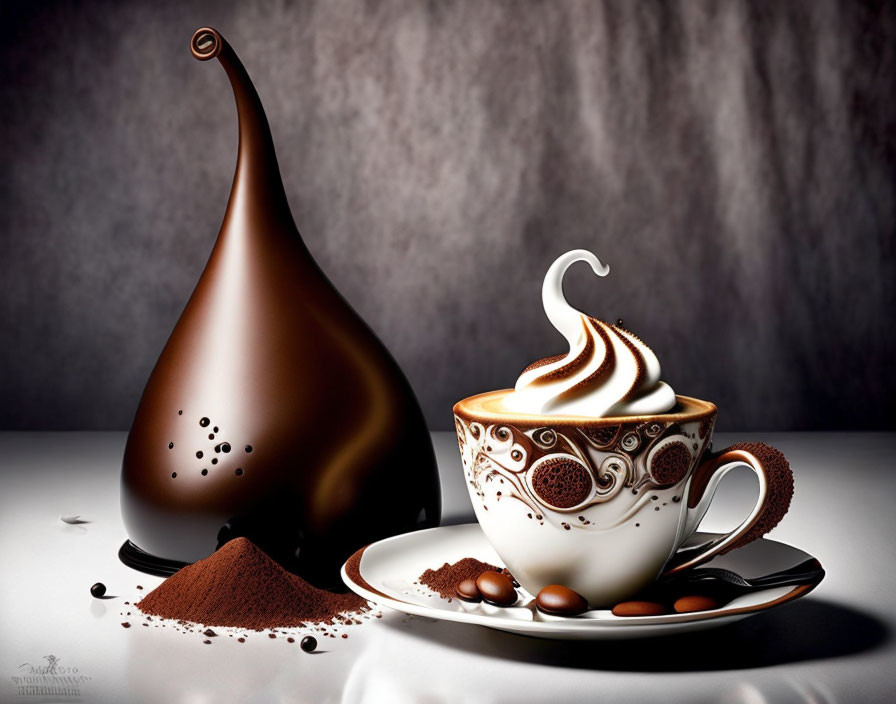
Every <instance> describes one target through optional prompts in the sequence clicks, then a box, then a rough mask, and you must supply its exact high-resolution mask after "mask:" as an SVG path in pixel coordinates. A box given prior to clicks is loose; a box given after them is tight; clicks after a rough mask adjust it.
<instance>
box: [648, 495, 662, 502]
mask: <svg viewBox="0 0 896 704" xmlns="http://www.w3.org/2000/svg"><path fill="white" fill-rule="evenodd" d="M659 498H660V497H659V496H651V497H650V500H651V501H659Z"/></svg>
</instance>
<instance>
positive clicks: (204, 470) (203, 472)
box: [201, 468, 208, 477]
mask: <svg viewBox="0 0 896 704" xmlns="http://www.w3.org/2000/svg"><path fill="white" fill-rule="evenodd" d="M201 474H202V476H203V477H204V476H205V475H206V474H208V470H207V469H205V468H203V470H202V472H201Z"/></svg>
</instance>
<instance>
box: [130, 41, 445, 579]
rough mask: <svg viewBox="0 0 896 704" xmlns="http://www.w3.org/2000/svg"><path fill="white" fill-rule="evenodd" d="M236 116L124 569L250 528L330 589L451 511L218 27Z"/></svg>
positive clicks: (150, 445) (406, 398) (156, 421)
mask: <svg viewBox="0 0 896 704" xmlns="http://www.w3.org/2000/svg"><path fill="white" fill-rule="evenodd" d="M191 50H192V53H193V56H195V57H196V58H197V59H200V60H208V59H212V58H217V59H218V61H220V62H221V65H222V66H223V67H224V70H225V71H226V72H227V76H228V77H229V79H230V83H231V85H232V87H233V93H234V96H235V98H236V105H237V112H238V114H239V135H240V140H239V158H238V160H237V165H236V174H235V176H234V180H233V188H232V191H231V194H230V201H229V203H228V205H227V212H226V214H225V216H224V222H223V224H222V226H221V231H220V233H219V234H218V239H217V242H216V243H215V247H214V249H213V250H212V253H211V256H210V257H209V260H208V263H207V264H206V267H205V270H204V271H203V273H202V276H201V278H200V279H199V283H198V284H197V285H196V289H195V290H194V291H193V295H192V296H191V298H190V300H189V302H188V303H187V306H186V308H185V309H184V312H183V314H182V315H181V317H180V320H179V321H178V323H177V326H176V327H175V328H174V331H173V332H172V333H171V337H170V338H169V340H168V343H167V344H166V345H165V349H164V350H163V351H162V354H161V356H160V357H159V360H158V362H157V363H156V366H155V369H154V370H153V372H152V375H151V376H150V378H149V381H148V382H147V385H146V389H145V390H144V392H143V396H142V398H141V400H140V405H139V407H138V409H137V413H136V417H135V418H134V423H133V426H132V427H131V431H130V434H129V435H128V441H127V447H126V449H125V454H124V462H123V465H122V483H121V509H122V516H123V518H124V524H125V527H126V529H127V532H128V536H129V537H130V544H128V543H126V544H125V547H124V548H123V550H122V559H124V560H125V561H126V562H128V563H129V564H132V565H133V566H136V567H138V568H143V569H149V570H154V571H156V572H165V571H169V572H170V571H173V570H174V569H176V568H177V567H179V566H181V565H182V564H183V563H190V562H195V561H196V560H199V559H201V558H203V557H206V556H208V555H210V554H211V553H212V552H214V551H215V549H217V548H218V547H219V546H220V545H222V544H223V543H225V542H226V541H228V540H230V539H232V538H235V537H239V536H246V537H248V538H250V539H251V540H252V541H254V542H255V543H257V544H258V545H259V546H260V547H262V548H263V549H264V550H265V551H266V552H267V553H268V554H269V555H271V556H272V557H273V558H275V559H277V560H278V561H279V562H281V563H282V564H283V565H284V566H286V567H287V568H289V569H291V570H292V571H294V572H296V573H298V574H301V575H303V576H304V577H306V578H307V579H309V580H311V581H312V582H315V583H317V584H322V585H325V584H334V583H338V582H339V574H338V569H339V567H340V566H341V565H342V563H343V562H344V561H345V560H346V559H347V558H348V557H349V556H350V555H351V554H352V553H353V552H354V551H355V550H357V549H358V548H359V547H361V546H363V545H365V544H367V543H370V542H372V541H375V540H379V539H381V538H384V537H387V536H390V535H395V534H398V533H403V532H407V531H410V530H414V529H417V528H424V527H430V526H436V525H438V523H439V518H440V495H439V479H438V472H437V469H436V463H435V456H434V453H433V449H432V444H431V441H430V437H429V433H428V431H427V428H426V423H425V421H424V419H423V414H422V413H421V411H420V407H419V405H418V403H417V400H416V399H415V397H414V394H413V391H412V390H411V387H410V385H409V384H408V382H407V380H406V379H405V377H404V375H403V374H402V372H401V370H400V369H399V367H398V365H397V364H396V363H395V361H394V360H393V359H392V357H391V356H390V355H389V353H388V351H387V350H386V348H385V347H384V346H383V345H382V343H381V342H380V341H379V340H378V339H377V338H376V337H375V336H374V334H373V333H372V332H371V331H370V329H369V328H368V327H367V326H366V325H365V324H364V322H363V321H362V320H361V319H360V318H359V317H358V315H357V314H356V313H355V312H354V311H353V310H352V309H351V307H350V306H349V305H348V304H347V303H346V302H345V300H344V299H343V298H342V297H341V296H340V295H339V293H338V292H337V291H336V289H335V288H334V287H333V285H332V284H331V283H330V282H329V281H328V280H327V278H326V276H325V275H324V274H323V273H322V272H321V270H320V269H319V268H318V267H317V265H316V264H315V262H314V260H313V259H312V257H311V254H310V253H309V252H308V250H307V249H306V247H305V245H304V244H303V242H302V239H301V237H300V235H299V232H298V230H297V229H296V226H295V223H294V222H293V219H292V215H291V213H290V210H289V205H288V203H287V200H286V194H285V192H284V189H283V183H282V181H281V179H280V171H279V168H278V166H277V157H276V155H275V153H274V144H273V140H272V138H271V133H270V129H269V127H268V122H267V119H266V117H265V114H264V110H263V108H262V106H261V101H260V100H259V98H258V94H257V93H256V92H255V88H254V86H253V85H252V82H251V80H250V79H249V76H248V74H247V73H246V70H245V69H244V68H243V65H242V64H241V63H240V61H239V59H238V58H237V57H236V54H234V52H233V50H232V49H231V48H230V46H229V45H228V44H227V42H226V41H224V39H223V38H222V37H221V35H220V34H219V33H218V32H217V31H215V30H214V29H210V28H203V29H200V30H198V31H197V32H196V33H195V34H194V35H193V39H192V42H191Z"/></svg>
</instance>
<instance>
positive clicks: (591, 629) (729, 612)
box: [342, 523, 821, 640]
mask: <svg viewBox="0 0 896 704" xmlns="http://www.w3.org/2000/svg"><path fill="white" fill-rule="evenodd" d="M711 537H713V536H712V534H705V533H702V534H701V533H698V534H697V535H696V536H695V538H694V539H693V540H692V541H689V544H691V543H695V542H696V543H699V542H705V541H706V540H707V539H710V538H711ZM359 553H360V565H359V568H358V570H357V571H355V570H347V569H346V568H347V566H348V565H349V564H350V563H351V562H352V560H349V562H347V563H346V564H345V565H343V567H342V579H343V581H344V582H345V583H346V584H347V585H348V587H349V588H350V589H351V590H352V591H354V592H356V593H357V594H359V595H361V596H363V597H364V598H365V599H369V600H370V601H372V602H374V603H376V604H378V605H381V606H388V607H391V608H393V609H396V610H398V611H402V612H404V613H406V614H413V615H415V616H424V617H428V618H434V619H441V620H445V621H458V622H461V623H472V624H476V625H480V626H487V627H489V628H496V629H498V630H501V631H508V632H510V633H520V634H523V635H527V636H536V637H539V638H558V639H568V640H602V639H616V638H645V637H654V636H659V635H667V634H671V633H682V632H685V631H696V630H700V629H704V628H712V627H715V626H721V625H722V624H726V623H732V622H734V621H738V620H740V619H742V618H746V617H747V616H752V615H754V614H757V613H761V612H763V611H766V610H768V609H770V608H772V607H774V606H778V605H780V604H784V603H786V602H788V601H793V600H794V599H798V598H799V597H801V596H804V595H805V594H807V593H809V592H810V591H811V590H812V589H814V588H815V587H816V586H817V584H818V582H815V583H814V584H808V585H802V586H795V587H777V588H774V589H764V590H762V591H757V592H752V593H750V594H746V595H744V596H741V597H738V598H737V599H735V600H734V601H731V602H730V603H728V604H725V605H724V606H722V607H720V608H718V609H714V610H711V611H700V612H696V613H687V614H667V615H663V616H635V617H619V616H614V615H613V614H612V613H610V611H608V610H597V611H588V612H586V613H584V614H582V615H581V616H576V617H560V616H549V615H546V614H543V613H541V612H540V611H538V610H536V609H535V608H534V601H535V600H534V598H533V597H532V595H531V594H529V593H528V592H526V591H525V590H524V589H520V590H519V591H520V593H521V599H520V600H519V601H518V602H517V604H518V605H517V606H513V607H497V606H491V605H489V604H485V603H480V604H470V603H467V602H464V601H461V600H460V599H452V600H450V601H449V600H448V599H444V598H441V597H440V596H439V595H438V594H437V593H436V592H433V591H432V590H430V589H429V588H428V587H425V586H423V585H419V584H414V582H415V581H417V579H418V577H419V576H420V575H421V574H422V573H423V572H424V571H425V570H427V569H430V568H432V569H437V568H439V567H441V566H442V565H443V564H444V563H446V562H449V563H454V562H457V561H458V560H460V559H462V558H464V557H474V558H476V559H477V560H481V561H482V562H488V563H490V564H493V565H502V564H503V563H502V562H501V560H500V558H499V557H498V555H497V554H496V553H495V551H494V549H492V547H491V545H490V544H489V543H488V541H487V540H486V539H485V535H483V533H482V530H481V529H480V528H479V524H477V523H471V524H467V525H460V526H448V527H444V528H431V529H429V530H421V531H417V532H414V533H406V534H404V535H398V536H395V537H394V538H387V539H386V540H381V541H379V542H377V543H373V544H372V545H368V546H367V547H366V548H363V549H362V550H361V551H359ZM357 557H358V554H357V553H356V554H355V556H354V558H353V559H357ZM811 558H812V556H811V555H809V554H808V553H805V552H803V551H802V550H799V549H797V548H795V547H791V546H790V545H785V544H784V543H779V542H776V541H774V540H767V539H761V540H757V541H755V542H753V543H750V544H749V545H746V546H745V547H742V548H740V549H738V550H735V551H733V552H731V553H728V554H727V555H723V556H721V557H718V558H716V559H714V560H712V561H710V562H709V563H707V565H709V566H713V567H723V568H725V569H729V570H732V571H733V572H736V573H737V574H739V575H741V576H742V577H746V578H748V579H749V578H751V577H760V576H763V575H766V574H771V573H773V572H778V571H780V570H785V569H787V568H789V567H793V566H796V565H798V564H799V563H801V562H803V561H805V560H808V559H811ZM818 581H819V582H820V581H821V579H820V578H819V580H818Z"/></svg>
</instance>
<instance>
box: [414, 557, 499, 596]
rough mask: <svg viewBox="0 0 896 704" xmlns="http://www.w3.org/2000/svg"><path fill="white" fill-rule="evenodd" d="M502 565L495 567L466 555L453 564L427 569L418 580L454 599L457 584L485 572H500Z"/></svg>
mask: <svg viewBox="0 0 896 704" xmlns="http://www.w3.org/2000/svg"><path fill="white" fill-rule="evenodd" d="M501 569H502V568H501V567H495V565H490V564H488V563H487V562H480V561H479V560H477V559H475V558H473V557H465V558H463V559H461V560H458V561H457V562H455V563H454V564H453V565H449V564H448V563H447V562H446V563H445V564H444V565H442V566H441V567H439V568H438V569H435V570H426V572H424V573H423V574H421V575H420V576H419V577H418V578H417V581H418V582H420V584H425V585H426V586H427V587H429V588H430V589H432V590H434V591H437V592H438V593H439V594H440V595H441V596H442V597H443V598H445V599H453V598H455V597H456V596H457V591H455V590H456V589H457V585H458V584H460V583H461V582H463V581H464V580H465V579H476V578H477V577H478V576H479V575H481V574H482V573H483V572H488V571H489V570H493V571H495V572H500V571H501Z"/></svg>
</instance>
